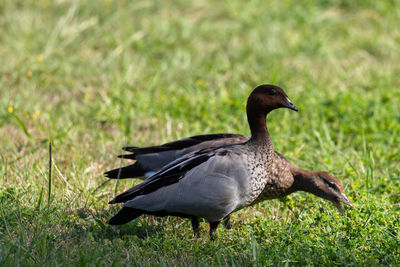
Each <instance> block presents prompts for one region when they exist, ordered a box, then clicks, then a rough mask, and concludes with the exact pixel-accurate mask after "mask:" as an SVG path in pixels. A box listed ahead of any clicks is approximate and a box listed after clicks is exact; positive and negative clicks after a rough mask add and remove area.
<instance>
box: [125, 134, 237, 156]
mask: <svg viewBox="0 0 400 267" xmlns="http://www.w3.org/2000/svg"><path fill="white" fill-rule="evenodd" d="M231 137H238V138H240V137H241V138H243V136H242V135H239V134H203V135H195V136H191V137H187V138H183V139H180V140H177V141H173V142H169V143H166V144H163V145H161V146H150V147H134V146H129V147H123V148H122V149H123V150H125V151H128V152H132V153H135V154H148V153H157V152H162V151H168V150H179V149H184V148H187V147H190V146H194V145H197V144H199V143H202V142H204V141H210V140H217V139H221V138H231Z"/></svg>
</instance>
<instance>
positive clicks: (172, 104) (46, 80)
mask: <svg viewBox="0 0 400 267" xmlns="http://www.w3.org/2000/svg"><path fill="white" fill-rule="evenodd" d="M399 14H400V2H399V1H372V0H367V1H361V0H359V1H339V0H331V1H328V0H327V1H320V2H318V3H315V2H314V1H301V2H296V1H265V2H264V1H248V2H243V1H205V0H204V1H203V0H200V1H191V2H188V1H127V0H125V1H123V0H121V1H109V0H103V1H94V0H92V1H81V2H80V1H68V0H62V1H61V0H60V1H49V0H38V1H32V0H31V1H25V0H24V1H11V0H5V1H1V2H0V58H1V62H2V64H0V74H1V75H0V139H1V142H0V146H1V149H0V151H1V154H0V155H1V157H0V176H1V177H2V179H1V180H0V185H1V186H0V221H1V223H0V264H1V265H2V266H9V265H36V266H39V265H56V264H57V265H64V266H67V265H70V264H73V265H109V264H113V265H124V264H133V265H138V266H139V265H140V266H142V265H155V264H162V265H252V266H257V265H313V264H315V265H328V266H330V265H366V264H373V265H393V266H396V265H400V245H399V244H400V219H399V214H400V205H399V203H400V194H399V192H400V165H399V160H400V150H399V143H400V134H399V132H400V115H399V114H400V108H399V103H400V90H399V87H400V76H399V75H398V74H399V72H400V64H399V62H400V46H399V40H400V29H399V27H398V21H399ZM261 83H273V84H277V85H279V86H281V87H282V88H284V89H285V91H286V92H287V94H288V95H289V96H290V98H291V99H292V101H293V102H294V103H295V104H296V105H297V106H298V107H299V109H300V111H299V112H298V113H294V112H291V111H289V110H277V111H274V112H273V113H271V114H270V116H269V117H268V123H269V129H270V133H271V136H272V139H273V141H274V144H275V148H276V150H277V151H279V152H281V153H283V154H284V155H286V156H287V157H288V158H289V159H290V160H291V161H292V162H294V163H296V164H298V165H300V166H301V167H303V168H307V169H313V170H325V171H329V172H331V173H333V174H335V175H336V176H337V177H339V178H340V179H341V180H342V182H343V184H344V186H345V192H346V194H347V195H348V196H349V197H350V199H351V200H352V201H353V203H354V204H355V208H354V209H352V210H350V209H346V214H345V216H340V214H339V213H338V212H337V211H336V210H335V208H334V206H333V205H331V204H330V203H328V202H326V201H323V200H320V199H318V198H316V197H314V196H312V195H309V194H305V193H296V194H293V195H291V196H290V197H287V198H285V199H281V200H272V201H266V202H263V203H261V204H258V205H257V206H255V207H252V208H247V209H244V210H242V211H239V212H237V213H235V214H234V215H233V219H232V222H233V227H234V229H233V230H230V231H228V230H225V229H223V227H220V229H219V230H218V233H217V241H216V242H211V241H209V238H208V236H207V233H206V231H207V226H206V224H205V223H202V236H201V237H200V238H194V237H193V236H192V233H191V227H190V224H189V222H188V221H186V220H183V219H178V218H162V219H158V218H154V217H151V216H149V217H143V218H141V219H139V220H136V221H134V222H132V223H129V224H127V225H124V226H122V227H111V226H108V225H106V224H105V222H106V221H107V219H109V218H110V216H112V214H114V213H115V212H116V210H117V209H118V207H110V206H109V205H107V202H108V200H110V199H111V198H112V197H113V196H114V194H115V187H116V186H117V188H116V190H117V192H121V191H122V190H124V189H127V188H129V187H130V186H131V185H132V184H134V183H136V182H137V181H133V180H130V181H129V180H128V181H123V182H119V183H118V184H117V185H116V183H115V181H108V180H106V179H105V178H104V177H103V176H102V173H103V172H104V171H106V170H109V169H111V168H114V167H116V166H119V165H120V164H121V161H120V160H118V159H117V158H116V155H117V154H119V153H120V148H121V147H122V146H124V145H128V144H129V145H137V146H145V145H153V144H160V143H163V142H167V141H171V140H175V139H177V138H182V137H185V136H190V135H195V134H201V133H216V132H233V133H242V134H247V135H249V129H248V126H247V122H246V116H245V101H246V98H247V96H248V94H249V93H250V92H251V89H252V88H253V87H255V86H256V85H258V84H261ZM49 141H51V142H52V144H53V150H52V155H53V162H52V167H53V169H52V171H53V176H52V183H51V196H50V199H48V197H47V195H48V194H49V189H50V188H49V186H48V183H49V181H48V171H49V170H48V164H49V155H48V143H49Z"/></svg>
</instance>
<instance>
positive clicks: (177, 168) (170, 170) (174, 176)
mask: <svg viewBox="0 0 400 267" xmlns="http://www.w3.org/2000/svg"><path fill="white" fill-rule="evenodd" d="M208 150H209V149H207V151H208ZM207 151H204V153H201V151H197V152H196V153H190V154H188V156H186V157H182V158H180V159H178V160H175V161H174V162H172V163H171V164H168V165H167V166H165V167H164V168H162V169H161V170H159V171H158V172H156V173H155V174H154V175H153V176H151V177H149V178H147V179H146V180H145V181H143V182H142V183H140V184H138V185H136V186H134V187H133V188H131V189H129V190H127V191H125V192H124V193H122V194H120V195H118V196H116V197H115V198H114V199H113V200H111V201H110V202H109V204H114V203H121V202H126V201H128V200H131V199H133V198H135V197H137V196H139V195H143V194H148V193H151V192H154V191H156V190H157V189H159V188H161V187H164V186H167V185H170V184H174V183H177V182H178V181H179V180H180V179H181V178H182V177H183V176H184V175H185V173H186V172H187V171H189V170H191V169H192V168H194V167H196V166H198V165H200V164H202V163H203V162H205V161H207V160H208V159H209V158H211V157H212V156H214V155H215V153H207Z"/></svg>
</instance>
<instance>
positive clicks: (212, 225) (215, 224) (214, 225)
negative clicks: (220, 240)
mask: <svg viewBox="0 0 400 267" xmlns="http://www.w3.org/2000/svg"><path fill="white" fill-rule="evenodd" d="M220 222H221V221H217V222H210V238H211V240H212V241H214V240H215V239H214V236H213V234H214V232H215V231H217V228H218V224H219V223H220Z"/></svg>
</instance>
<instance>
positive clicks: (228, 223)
mask: <svg viewBox="0 0 400 267" xmlns="http://www.w3.org/2000/svg"><path fill="white" fill-rule="evenodd" d="M223 223H224V226H225V228H226V229H228V230H230V229H232V224H231V216H230V215H228V216H226V217H225V219H224V221H223Z"/></svg>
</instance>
